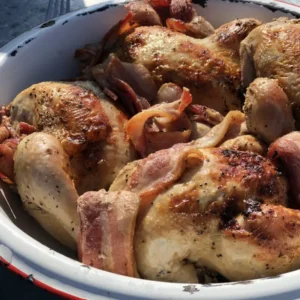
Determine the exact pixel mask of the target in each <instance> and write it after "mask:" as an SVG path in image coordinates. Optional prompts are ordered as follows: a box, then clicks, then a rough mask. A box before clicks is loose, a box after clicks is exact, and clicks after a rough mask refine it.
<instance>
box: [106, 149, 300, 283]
mask: <svg viewBox="0 0 300 300" xmlns="http://www.w3.org/2000/svg"><path fill="white" fill-rule="evenodd" d="M153 178H155V180H153ZM111 190H112V191H113V190H128V191H133V192H135V193H137V194H138V195H139V196H140V199H141V204H140V213H139V217H138V225H137V230H136V237H135V253H136V262H137V269H138V272H139V274H140V275H141V276H142V277H144V278H147V279H152V280H163V281H174V282H198V279H197V276H196V270H195V266H201V267H207V268H208V269H210V270H212V271H217V272H219V273H221V274H222V275H223V276H224V277H226V278H228V279H230V280H243V279H251V278H259V277H263V276H268V275H274V274H279V273H281V272H282V271H283V272H285V271H288V270H291V269H294V268H296V267H298V264H299V263H300V262H299V263H298V262H297V265H293V262H294V261H293V259H294V258H293V257H294V256H293V255H292V252H289V249H288V246H286V245H285V242H284V239H283V238H282V239H281V238H280V237H278V238H277V239H278V240H280V239H281V244H282V248H281V246H279V247H278V248H277V247H275V246H274V245H275V244H276V241H275V240H273V237H271V236H270V237H269V236H268V237H267V239H266V241H264V240H263V238H262V236H263V235H264V231H266V230H267V229H266V228H264V226H263V225H262V224H261V223H259V222H267V221H266V220H265V218H267V215H264V214H263V215H262V216H261V217H260V218H258V219H261V221H259V220H256V219H255V213H256V212H259V211H260V210H261V209H263V210H267V209H268V208H267V207H269V208H270V209H271V208H272V209H273V211H274V214H275V216H274V218H276V211H277V209H281V210H285V209H286V208H280V207H281V206H280V205H282V206H285V205H286V203H287V185H286V181H285V179H284V178H283V177H282V176H281V174H280V173H279V172H278V171H277V170H276V169H275V167H274V166H273V165H272V164H271V162H270V161H269V160H267V159H265V158H263V157H262V156H260V155H257V154H254V153H250V152H241V151H235V150H225V149H218V148H209V149H199V148H197V146H196V145H192V144H191V145H184V144H181V145H176V146H173V147H172V148H170V149H167V150H163V151H158V152H156V153H154V154H152V155H150V156H149V157H148V158H145V159H143V160H140V161H136V162H133V163H130V164H128V165H127V166H126V167H125V168H124V169H123V170H122V171H121V172H120V174H119V176H118V177H117V178H116V180H115V182H114V183H113V184H112V186H111ZM141 209H142V211H141ZM286 210H287V211H289V210H288V209H286ZM145 211H146V213H145ZM291 214H293V215H294V214H295V218H297V217H298V215H297V213H293V212H291ZM243 216H245V217H247V218H246V219H245V221H243ZM248 218H249V219H248ZM251 218H253V219H254V221H253V223H254V224H253V226H252V227H251V228H248V227H247V226H248V225H247V224H248V223H247V222H250V221H249V220H250V219H251ZM251 220H252V219H251ZM255 222H256V223H255ZM286 222H288V221H286ZM255 226H257V228H255ZM275 227H276V225H274V228H275ZM282 227H283V228H284V226H282ZM282 230H283V229H282ZM287 230H290V229H287ZM291 230H293V229H291ZM274 234H275V235H276V233H274ZM275 239H276V237H275ZM261 241H263V242H261ZM231 247H233V248H234V249H235V251H234V252H232V248H231ZM284 247H286V248H284ZM269 249H271V250H272V251H271V252H270V253H269ZM280 251H284V252H283V256H284V257H285V258H284V261H285V262H286V263H285V264H284V265H282V264H281V262H278V263H276V259H277V257H278V255H279V253H280ZM295 251H296V250H295ZM232 253H234V255H233V254H232ZM256 255H257V257H256ZM282 261H283V259H282ZM295 261H296V260H295ZM266 264H269V266H270V268H266Z"/></svg>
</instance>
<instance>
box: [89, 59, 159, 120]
mask: <svg viewBox="0 0 300 300" xmlns="http://www.w3.org/2000/svg"><path fill="white" fill-rule="evenodd" d="M92 73H93V76H94V78H95V79H96V81H97V82H98V83H99V84H100V86H101V87H102V88H103V89H106V90H105V91H106V93H107V91H110V92H112V93H113V94H114V95H116V98H119V99H120V100H121V102H122V104H123V105H124V107H125V109H126V110H127V111H128V113H129V114H131V115H134V114H136V113H137V112H140V111H141V110H142V109H145V108H148V107H150V104H149V103H151V102H152V101H153V100H154V99H155V96H156V93H157V88H156V86H155V84H154V81H153V79H152V77H151V75H150V73H149V71H148V70H147V69H146V68H145V67H144V66H143V65H140V64H130V63H125V62H122V61H120V60H119V59H118V58H117V57H115V56H113V55H111V56H110V57H109V59H108V61H107V62H106V63H104V64H100V65H97V66H95V67H94V68H93V69H92ZM110 92H109V93H108V96H111V94H110Z"/></svg>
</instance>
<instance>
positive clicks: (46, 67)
mask: <svg viewBox="0 0 300 300" xmlns="http://www.w3.org/2000/svg"><path fill="white" fill-rule="evenodd" d="M194 2H195V1H194ZM286 2H290V3H292V2H293V4H288V3H284V1H279V0H278V1H277V0H276V1H267V0H253V1H250V0H244V1H242V0H239V1H236V0H234V1H233V0H230V1H222V0H207V1H205V0H198V2H197V1H196V3H198V5H197V4H196V7H197V9H198V11H199V13H200V15H203V16H204V17H205V18H206V19H207V20H208V21H210V22H211V23H212V24H213V25H215V26H219V25H221V24H223V23H225V22H228V21H231V20H233V19H235V18H242V17H255V18H257V19H260V20H261V21H270V20H272V19H273V18H277V17H280V16H287V17H289V18H292V17H297V16H298V17H300V0H286ZM122 3H124V2H123V1H106V2H102V3H101V4H98V5H96V6H93V7H89V8H86V9H83V10H80V11H76V12H72V13H70V14H68V15H65V16H63V17H61V18H57V19H55V20H53V21H50V22H47V23H45V24H43V25H41V26H38V27H36V28H34V29H32V30H30V31H28V32H26V33H25V34H23V35H21V36H20V37H18V38H16V39H15V40H13V41H11V42H10V43H9V44H7V45H6V46H5V47H3V48H2V49H0V103H1V105H2V104H7V103H9V102H10V101H11V100H12V99H13V98H14V97H15V95H16V94H17V93H19V92H20V91H21V90H22V89H24V88H26V87H28V86H29V85H31V84H33V83H37V82H40V81H43V80H59V79H67V78H72V77H74V76H75V75H76V74H77V71H78V66H77V62H76V61H75V59H74V58H73V53H74V50H75V49H76V48H79V47H81V46H83V45H84V44H86V43H93V42H97V41H99V40H100V39H101V37H102V36H103V34H104V33H105V32H106V31H107V30H108V29H109V28H110V27H111V26H112V25H113V24H115V23H116V22H117V21H118V20H120V19H121V18H122V17H123V16H124V14H125V10H124V8H123V6H122ZM297 3H299V6H297ZM0 192H1V193H0V259H1V260H2V261H3V262H5V263H6V264H7V266H8V268H10V269H12V270H14V271H16V272H18V273H19V274H21V275H22V276H23V277H27V278H28V279H29V280H33V281H34V282H35V283H36V284H37V285H40V286H42V287H44V288H46V289H48V290H50V291H52V292H55V293H58V294H60V295H63V296H65V297H68V298H71V299H81V298H87V299H108V298H113V299H263V298H268V299H271V298H272V299H283V298H284V299H296V298H300V285H299V279H300V270H299V271H295V272H291V273H288V274H284V275H281V276H277V277H275V278H267V279H260V280H253V281H247V282H234V283H224V284H211V285H200V284H199V285H188V284H172V283H162V282H154V281H147V280H142V279H133V278H129V277H124V276H120V275H115V274H112V273H108V272H104V271H101V270H96V269H94V268H89V267H87V266H84V265H82V264H81V263H80V262H78V261H76V260H74V259H73V258H75V256H74V255H73V254H72V253H69V252H68V251H67V250H66V249H64V248H63V247H62V246H60V245H59V244H58V243H57V242H55V241H54V240H53V239H52V238H51V237H50V236H49V235H48V234H47V233H46V232H44V231H43V230H42V229H41V228H40V227H39V226H38V225H37V223H36V222H35V221H34V220H33V219H32V218H31V217H29V216H28V215H27V213H26V212H24V211H23V210H22V207H21V202H20V201H19V199H18V197H16V195H15V194H14V193H12V192H11V191H10V190H9V189H8V188H7V187H6V186H5V185H3V184H2V185H1V190H0ZM5 198H6V200H5ZM8 204H9V205H8ZM72 257H73V258H72Z"/></svg>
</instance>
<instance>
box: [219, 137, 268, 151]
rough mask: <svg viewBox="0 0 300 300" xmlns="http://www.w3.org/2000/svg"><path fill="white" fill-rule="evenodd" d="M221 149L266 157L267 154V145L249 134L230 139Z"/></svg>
mask: <svg viewBox="0 0 300 300" xmlns="http://www.w3.org/2000/svg"><path fill="white" fill-rule="evenodd" d="M220 148H222V149H230V150H238V151H250V152H254V153H257V154H259V155H263V156H265V154H266V153H267V147H266V145H265V144H264V143H262V142H261V141H260V140H258V139H257V138H256V137H254V136H253V135H249V134H246V135H241V136H237V137H236V138H233V139H229V140H227V141H225V142H224V143H223V144H221V145H220Z"/></svg>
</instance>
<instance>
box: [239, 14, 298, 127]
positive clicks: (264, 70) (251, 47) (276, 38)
mask: <svg viewBox="0 0 300 300" xmlns="http://www.w3.org/2000/svg"><path fill="white" fill-rule="evenodd" d="M240 55H241V72H242V81H243V84H244V86H245V87H247V86H249V84H250V83H251V82H252V81H253V80H254V79H255V78H256V77H268V78H274V79H277V80H278V82H279V85H280V86H281V87H282V88H283V89H284V91H285V93H286V94H287V96H288V99H289V101H290V103H295V104H296V107H295V108H298V107H299V99H300V89H299V85H300V77H299V65H300V21H299V20H296V19H293V20H288V19H286V18H280V19H278V20H275V21H274V22H271V23H266V24H263V25H261V26H259V27H257V28H255V29H254V30H253V31H252V32H251V33H250V34H249V35H248V36H247V37H246V38H245V39H244V40H243V41H242V43H241V49H240ZM294 114H295V116H296V119H297V121H298V120H300V114H299V109H296V110H294ZM298 125H299V124H298Z"/></svg>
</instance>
